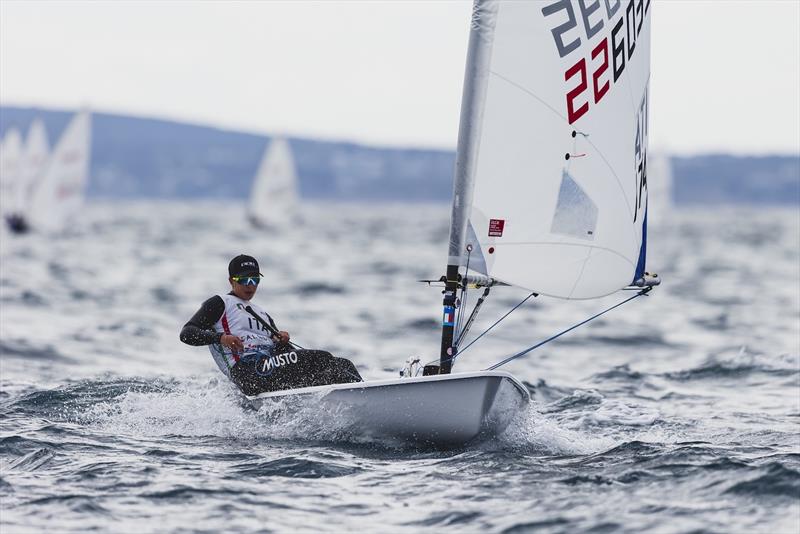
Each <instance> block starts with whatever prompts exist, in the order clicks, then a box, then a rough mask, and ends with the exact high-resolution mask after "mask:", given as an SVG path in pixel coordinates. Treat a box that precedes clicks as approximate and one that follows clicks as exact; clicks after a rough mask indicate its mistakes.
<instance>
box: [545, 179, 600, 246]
mask: <svg viewBox="0 0 800 534" xmlns="http://www.w3.org/2000/svg"><path fill="white" fill-rule="evenodd" d="M596 227H597V205H596V204H595V203H594V202H592V199H591V198H589V195H587V194H586V192H585V191H584V190H583V189H581V186H579V185H578V183H577V182H576V181H575V180H574V179H573V178H572V176H570V175H569V173H568V172H567V171H564V172H563V173H562V175H561V188H560V189H559V191H558V202H557V203H556V210H555V213H554V214H553V223H552V225H551V227H550V231H551V232H552V233H554V234H565V235H569V236H573V237H578V238H580V239H586V240H589V241H592V240H594V235H595V229H596Z"/></svg>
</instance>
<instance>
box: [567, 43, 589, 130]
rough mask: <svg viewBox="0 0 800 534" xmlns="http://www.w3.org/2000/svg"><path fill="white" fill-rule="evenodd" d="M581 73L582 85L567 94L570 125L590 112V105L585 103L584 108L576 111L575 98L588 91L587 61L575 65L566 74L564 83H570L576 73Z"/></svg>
mask: <svg viewBox="0 0 800 534" xmlns="http://www.w3.org/2000/svg"><path fill="white" fill-rule="evenodd" d="M578 72H580V73H581V83H580V84H578V86H577V87H575V88H574V89H573V90H572V91H570V92H569V93H567V120H568V121H569V123H570V124H572V123H573V122H575V121H576V120H578V119H580V118H581V117H582V116H583V114H584V113H586V112H587V111H588V110H589V103H588V102H584V103H583V105H582V106H580V107H579V108H578V109H575V103H574V100H575V97H576V96H578V95H579V94H581V93H582V92H584V91H585V90H586V87H587V83H586V60H585V59H583V58H581V60H580V61H578V62H577V63H575V64H574V65H573V66H571V67H570V68H569V70H567V72H565V73H564V81H569V79H570V78H572V77H573V76H575V74H576V73H578Z"/></svg>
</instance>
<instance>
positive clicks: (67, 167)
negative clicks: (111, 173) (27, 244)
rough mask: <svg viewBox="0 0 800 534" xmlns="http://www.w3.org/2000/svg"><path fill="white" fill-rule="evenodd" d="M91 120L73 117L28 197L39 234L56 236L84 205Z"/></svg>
mask: <svg viewBox="0 0 800 534" xmlns="http://www.w3.org/2000/svg"><path fill="white" fill-rule="evenodd" d="M90 150H91V116H90V114H89V112H87V111H81V112H78V113H77V114H75V116H74V117H73V118H72V120H71V121H70V123H69V124H68V125H67V127H66V129H65V130H64V133H63V134H62V135H61V138H60V139H59V140H58V143H56V146H55V148H54V149H53V152H52V155H51V157H50V159H49V161H48V163H47V166H46V168H45V169H44V171H43V173H42V175H41V178H40V179H39V180H38V181H37V183H36V184H35V185H34V187H33V191H32V193H31V198H30V205H29V214H30V221H31V226H32V227H34V228H35V229H37V230H39V231H44V232H59V231H61V230H63V229H64V228H65V226H66V225H67V223H68V222H69V221H70V220H71V219H72V218H73V217H74V216H75V214H76V213H77V212H78V210H80V208H81V206H82V205H83V199H84V195H85V190H86V184H87V182H88V179H89V163H90V161H91V158H90Z"/></svg>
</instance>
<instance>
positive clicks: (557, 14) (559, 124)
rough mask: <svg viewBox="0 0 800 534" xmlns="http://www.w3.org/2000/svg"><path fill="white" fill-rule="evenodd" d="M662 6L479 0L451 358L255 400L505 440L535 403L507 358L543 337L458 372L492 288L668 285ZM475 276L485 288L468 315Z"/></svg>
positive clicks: (452, 289) (457, 212) (540, 291)
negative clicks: (656, 149)
mask: <svg viewBox="0 0 800 534" xmlns="http://www.w3.org/2000/svg"><path fill="white" fill-rule="evenodd" d="M581 9H582V11H581ZM650 10H651V6H650V1H649V0H639V1H637V2H634V1H633V0H631V1H630V2H629V3H627V4H626V3H623V2H620V0H616V1H615V2H596V3H595V4H594V5H593V6H591V7H588V8H586V7H585V6H583V4H582V3H581V4H580V5H579V4H578V3H577V2H574V3H573V2H570V1H564V0H561V1H554V2H550V3H542V2H517V1H498V0H476V1H475V3H474V6H473V12H472V17H471V22H470V38H469V46H468V54H467V65H466V72H465V81H464V89H463V97H462V104H461V118H460V127H459V136H458V147H457V154H456V164H455V176H454V187H453V201H452V211H451V222H450V236H449V242H448V263H447V267H446V274H445V276H443V277H442V278H441V279H440V281H441V282H442V283H443V284H444V300H443V310H442V343H441V347H440V351H439V360H438V365H427V366H422V369H421V374H422V376H419V374H420V373H419V370H420V369H419V366H415V365H414V364H415V362H413V361H411V362H410V363H409V365H408V366H407V367H406V369H405V371H406V372H405V373H404V375H405V376H404V377H403V378H399V379H390V380H376V381H366V382H361V383H354V384H338V385H331V386H317V387H312V388H305V389H301V390H288V391H280V392H274V393H265V394H261V395H258V396H255V397H253V399H252V400H253V401H255V402H258V403H260V404H263V403H264V402H267V401H274V400H276V399H286V398H287V396H296V395H307V394H316V395H318V396H319V397H320V400H319V402H321V403H322V404H323V405H325V406H327V407H329V408H330V409H331V410H334V411H336V412H337V413H340V414H350V415H351V416H352V420H354V421H356V422H357V423H358V425H359V427H360V431H361V432H363V433H364V434H366V435H371V436H376V437H387V438H396V439H401V440H410V441H415V442H425V443H431V444H436V445H448V446H449V445H460V444H464V443H467V442H469V441H470V440H474V439H476V438H479V437H480V436H489V435H496V434H497V433H499V432H502V431H503V430H504V429H506V428H507V426H508V425H509V424H511V422H512V421H513V420H514V418H515V417H516V416H517V415H518V414H519V413H520V412H521V411H522V410H524V408H525V406H526V404H527V403H528V402H529V393H528V391H527V389H526V388H525V387H524V385H523V384H522V383H521V382H520V381H519V380H518V379H516V378H515V377H514V376H513V375H511V374H509V373H507V372H504V371H499V370H497V369H498V368H499V367H500V366H502V365H503V364H505V363H506V362H508V361H511V360H513V359H515V358H516V357H520V356H522V355H524V354H526V353H527V352H529V351H530V350H532V349H533V348H535V347H536V346H538V345H534V347H530V348H528V349H526V350H524V351H521V352H519V353H517V354H514V355H511V356H509V357H507V358H504V359H502V360H501V361H499V362H498V363H495V364H494V365H490V366H487V367H486V369H485V370H483V371H478V372H468V373H454V372H452V368H453V364H454V362H456V361H457V357H458V356H459V354H460V350H465V349H461V347H462V346H463V344H464V340H465V335H466V333H467V330H468V329H469V327H470V325H472V324H474V322H473V319H474V316H475V313H476V312H477V310H478V309H479V307H480V302H482V299H483V298H485V297H486V295H487V293H488V290H489V289H491V288H492V287H494V286H502V285H509V286H516V287H519V288H525V289H527V290H529V291H531V295H546V296H550V297H555V298H560V299H592V298H598V297H603V296H606V295H609V294H611V293H615V292H617V291H619V290H623V289H632V290H634V291H635V292H636V294H635V295H634V296H633V297H629V298H627V299H626V300H625V301H623V302H628V301H630V300H632V299H633V298H635V297H636V296H640V295H643V294H646V293H647V292H648V291H650V290H651V289H652V287H653V286H654V285H657V284H658V282H659V280H658V278H657V276H655V275H649V274H648V273H646V272H645V260H646V236H647V230H646V229H647V178H646V176H647V174H646V173H647V137H648V135H647V132H648V103H649V102H648V83H649V76H650V18H651V17H650ZM581 15H583V16H581ZM565 21H566V22H565ZM471 287H482V288H484V295H483V297H482V299H480V300H479V301H478V303H476V305H475V308H474V309H473V312H472V314H470V315H467V314H466V313H464V311H465V310H464V309H463V308H462V306H464V302H465V299H464V296H465V291H467V290H468V289H469V288H471ZM621 304H622V303H620V304H617V305H616V306H613V307H612V308H609V309H608V310H605V311H604V312H602V313H605V312H606V311H609V310H610V309H613V308H615V307H617V306H619V305H621ZM598 315H600V314H598ZM590 319H591V318H590ZM587 321H588V320H587ZM587 321H583V323H585V322H587ZM583 323H579V324H578V325H575V326H573V327H572V328H575V327H577V326H579V325H580V324H583ZM572 328H570V329H568V330H565V331H564V332H561V333H559V334H558V335H557V336H553V337H552V338H550V339H553V338H555V337H558V336H559V335H561V334H563V333H565V332H567V331H569V330H571V329H572ZM476 339H477V338H476ZM540 344H541V343H540ZM500 356H502V355H498V357H500Z"/></svg>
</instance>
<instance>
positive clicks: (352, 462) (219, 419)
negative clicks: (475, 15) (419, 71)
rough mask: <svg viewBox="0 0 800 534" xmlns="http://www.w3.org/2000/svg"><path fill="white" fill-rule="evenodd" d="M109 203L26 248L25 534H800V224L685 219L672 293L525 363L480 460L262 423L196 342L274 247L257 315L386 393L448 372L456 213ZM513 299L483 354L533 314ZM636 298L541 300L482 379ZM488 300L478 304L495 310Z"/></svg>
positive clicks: (677, 240)
mask: <svg viewBox="0 0 800 534" xmlns="http://www.w3.org/2000/svg"><path fill="white" fill-rule="evenodd" d="M242 207H243V206H241V205H240V204H238V203H236V202H233V201H225V202H220V203H213V204H212V203H168V202H150V203H144V202H142V203H131V204H122V203H111V202H107V203H103V202H98V201H96V202H94V203H90V204H89V205H88V206H87V208H86V209H85V210H84V212H83V213H82V214H81V218H80V219H79V220H78V221H76V223H75V224H74V225H73V226H72V227H70V229H68V230H67V231H66V232H65V233H64V234H62V235H59V236H44V235H38V234H35V233H34V234H30V235H25V236H12V235H10V234H8V233H7V232H6V231H5V230H3V231H2V232H3V233H2V234H0V350H2V358H1V359H0V380H1V382H0V385H1V388H2V389H1V390H0V531H2V532H3V533H6V532H8V533H12V532H26V531H51V532H87V531H91V530H97V531H103V532H107V531H117V532H165V531H173V532H218V531H265V532H272V531H275V532H289V531H314V532H342V531H352V530H360V531H365V532H378V531H380V532H420V531H431V532H434V531H435V532H448V531H452V532H475V531H490V532H509V533H510V532H565V533H567V532H578V531H588V532H641V531H654V532H787V533H788V532H797V531H798V529H800V252H799V251H798V249H800V220H799V219H800V215H798V212H797V210H796V209H789V210H766V209H764V210H755V209H746V208H741V209H726V210H715V211H709V210H706V209H702V210H701V209H696V210H690V211H673V212H671V213H668V214H662V217H661V219H662V222H661V224H660V225H659V226H655V227H652V228H651V230H650V236H649V248H648V250H649V267H650V269H651V270H654V271H656V272H657V273H658V274H659V275H660V276H661V277H662V278H663V285H662V286H661V287H659V288H657V289H656V290H655V291H653V292H652V294H651V295H649V296H647V297H642V298H638V299H636V300H634V301H632V302H630V303H628V304H626V305H625V306H623V307H622V308H619V309H617V310H614V311H613V312H611V313H609V314H607V315H604V316H602V317H600V318H598V319H597V320H595V321H593V322H591V323H589V324H588V325H586V326H584V327H581V328H579V329H577V330H575V331H573V332H570V333H569V334H567V335H565V336H563V337H562V338H559V339H558V340H556V341H554V342H552V343H549V344H547V345H545V346H543V347H542V348H540V349H537V350H536V351H534V352H532V353H531V354H529V355H528V356H526V357H525V358H522V359H519V360H516V361H514V362H512V363H510V364H508V365H507V366H505V367H504V369H505V370H507V371H510V372H512V373H513V374H515V375H516V376H517V377H518V378H520V379H521V380H523V381H524V382H525V383H526V385H527V387H528V388H529V390H530V392H531V395H532V398H533V401H534V402H533V403H532V405H531V406H530V408H529V409H528V410H527V411H526V412H525V413H524V414H522V415H521V416H520V417H519V419H518V420H517V421H515V422H514V424H513V425H512V426H511V427H510V428H509V429H508V431H507V432H506V433H505V434H503V435H502V436H499V437H497V438H496V439H491V440H488V441H484V442H481V443H475V444H472V445H469V446H466V447H463V448H458V449H451V450H433V449H425V448H420V447H416V446H412V445H405V446H404V445H403V444H397V443H382V442H379V441H375V440H371V439H368V438H366V437H364V436H361V435H359V434H358V433H357V432H353V431H352V430H351V429H350V428H349V427H348V425H347V424H346V423H345V422H344V421H341V420H339V419H338V418H337V416H336V414H335V413H327V412H325V411H324V410H322V409H321V408H320V407H319V406H317V405H316V404H315V403H314V402H313V400H311V401H291V400H290V401H286V402H284V403H281V404H276V405H273V406H269V407H266V408H264V409H262V410H261V411H258V410H256V409H254V408H253V407H252V406H250V405H248V403H247V402H246V400H245V399H244V398H243V397H242V396H241V395H240V394H239V393H238V392H237V390H236V389H235V388H234V387H232V386H231V385H230V384H229V383H228V382H227V380H226V379H225V378H224V377H223V376H222V374H221V373H220V372H219V371H218V370H217V369H216V367H215V365H214V363H213V361H212V359H211V356H210V354H209V353H208V351H207V350H206V349H205V348H203V347H199V348H198V347H189V346H186V345H182V344H181V343H180V342H179V340H178V332H179V331H180V328H181V326H182V325H183V324H184V323H185V322H186V321H187V320H188V319H189V317H190V316H191V315H192V314H193V313H194V311H195V310H196V309H197V308H198V307H199V306H200V304H201V303H202V302H203V300H205V299H206V298H208V297H210V296H212V295H214V294H220V293H223V292H226V291H227V290H228V286H227V271H226V269H227V263H228V261H229V260H230V258H232V257H233V256H235V255H236V254H239V253H247V254H252V255H254V256H256V257H257V258H258V259H259V261H260V262H261V271H262V273H263V274H264V275H265V278H264V280H263V281H262V284H261V285H260V287H259V289H258V293H257V295H256V297H255V302H257V303H259V304H260V305H261V306H263V307H264V308H265V309H266V310H268V311H269V313H270V314H271V315H272V316H273V317H274V318H275V320H276V322H277V324H278V326H279V327H280V328H281V329H284V330H287V331H289V332H290V334H291V335H292V339H293V340H295V341H297V342H298V343H299V344H301V345H302V346H304V347H307V348H322V349H326V350H329V351H331V352H333V353H334V354H335V355H337V356H343V357H348V358H350V359H352V360H353V361H354V363H355V364H356V365H357V366H358V369H359V371H360V373H361V374H362V375H363V376H364V377H365V378H367V379H377V378H395V377H397V375H398V371H399V369H400V368H402V366H403V362H404V361H405V360H406V359H407V358H408V357H410V356H415V357H420V358H422V359H423V360H424V361H428V360H435V359H436V358H437V357H438V345H439V328H440V321H441V315H440V314H441V299H442V295H441V288H440V287H435V285H433V286H428V285H427V284H425V283H419V282H417V280H421V279H436V278H438V277H439V276H441V275H442V274H443V269H444V265H445V262H446V241H447V234H448V222H449V221H448V217H449V209H448V207H447V206H444V205H379V206H367V205H360V204H353V205H342V204H307V205H305V206H303V208H302V210H301V213H300V217H299V220H297V221H292V222H291V223H288V224H287V226H286V227H285V228H276V229H272V230H256V229H253V228H251V227H249V226H248V225H247V223H246V222H245V218H244V216H243V215H242V214H241V213H240V211H241V209H240V208H242ZM527 294H528V292H526V291H524V290H521V289H514V288H504V287H496V288H494V289H492V291H491V294H490V296H489V298H488V299H487V301H486V304H485V306H484V308H483V310H482V311H481V314H480V315H479V316H478V319H477V320H476V322H475V325H474V327H473V331H472V333H471V335H470V336H468V339H471V338H472V337H474V336H476V335H478V334H479V333H480V332H482V331H483V330H484V329H485V328H487V327H488V326H489V325H490V324H491V323H492V322H494V321H495V320H496V319H497V318H499V317H500V316H501V315H502V314H503V313H505V312H506V311H507V310H509V309H510V308H511V307H513V306H514V305H516V304H517V303H518V302H520V301H521V300H522V299H524V298H525V297H526V296H527ZM629 295H630V294H618V295H612V296H610V297H607V298H604V299H600V300H593V301H579V302H566V301H559V300H556V299H549V298H545V297H538V298H534V299H531V300H530V301H529V302H527V303H526V304H525V305H523V306H521V307H520V308H519V309H518V310H517V311H515V312H514V313H512V314H511V315H510V316H509V317H508V318H507V319H506V320H504V321H503V322H502V323H501V324H500V325H499V326H497V327H496V328H495V329H494V330H493V331H492V332H491V333H490V334H488V335H486V336H485V337H484V338H482V339H481V340H480V341H479V342H478V343H476V344H475V345H474V346H473V347H471V348H470V349H469V350H467V351H466V352H465V353H464V354H463V355H461V356H460V358H459V360H458V361H457V363H456V367H455V370H456V371H468V370H476V369H482V368H485V367H487V366H488V365H490V364H492V363H494V362H495V361H498V360H501V359H502V358H504V357H506V356H508V355H509V354H512V353H514V352H516V351H518V350H521V349H523V348H526V347H528V346H531V345H533V344H535V343H536V342H538V341H540V340H542V339H545V338H547V337H549V336H550V335H552V334H554V333H556V332H558V331H560V330H562V329H565V328H567V327H569V326H571V325H572V324H575V323H577V322H579V321H581V320H583V319H585V318H587V317H589V316H591V315H593V314H594V313H596V312H598V311H600V310H602V309H603V308H604V307H607V306H611V305H613V304H614V303H616V302H619V301H620V300H622V299H623V298H625V297H627V296H629ZM477 297H478V293H477V292H471V293H468V294H467V297H466V303H467V306H468V307H469V308H471V307H472V305H473V304H474V303H475V301H476V300H477Z"/></svg>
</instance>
